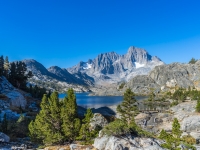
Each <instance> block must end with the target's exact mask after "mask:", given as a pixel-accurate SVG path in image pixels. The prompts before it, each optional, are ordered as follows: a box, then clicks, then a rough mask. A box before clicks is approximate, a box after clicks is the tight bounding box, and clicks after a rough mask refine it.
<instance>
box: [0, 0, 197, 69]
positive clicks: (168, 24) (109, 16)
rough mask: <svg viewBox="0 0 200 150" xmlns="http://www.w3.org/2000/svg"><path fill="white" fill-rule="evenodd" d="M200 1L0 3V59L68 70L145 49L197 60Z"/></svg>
mask: <svg viewBox="0 0 200 150" xmlns="http://www.w3.org/2000/svg"><path fill="white" fill-rule="evenodd" d="M199 7H200V0H0V55H1V54H3V55H4V56H6V55H8V56H9V58H10V60H11V61H14V60H22V59H25V58H33V59H36V60H37V61H39V62H41V63H42V64H43V65H44V66H45V67H50V66H52V65H58V66H60V67H65V68H66V67H70V66H73V65H75V64H77V63H78V62H79V61H81V60H82V61H87V60H88V59H89V58H91V59H93V58H95V57H96V56H97V55H98V54H99V53H104V52H110V51H115V52H117V53H119V54H125V53H126V52H127V49H128V47H129V46H132V45H133V46H136V47H140V48H144V49H146V50H147V51H148V52H149V53H150V54H151V55H156V56H158V57H160V58H161V59H162V60H163V61H164V62H166V63H171V62H188V61H189V60H190V59H191V58H192V57H194V58H196V59H200V8H199Z"/></svg>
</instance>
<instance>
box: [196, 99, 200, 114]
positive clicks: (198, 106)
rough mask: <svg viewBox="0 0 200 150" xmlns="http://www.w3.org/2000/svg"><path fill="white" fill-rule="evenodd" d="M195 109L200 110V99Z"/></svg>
mask: <svg viewBox="0 0 200 150" xmlns="http://www.w3.org/2000/svg"><path fill="white" fill-rule="evenodd" d="M196 111H197V112H200V100H198V101H197V105H196Z"/></svg>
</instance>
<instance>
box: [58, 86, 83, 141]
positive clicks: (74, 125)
mask: <svg viewBox="0 0 200 150" xmlns="http://www.w3.org/2000/svg"><path fill="white" fill-rule="evenodd" d="M61 117H62V120H63V124H62V130H63V133H64V134H65V136H66V137H67V138H68V139H69V140H70V141H74V140H75V138H76V137H77V136H78V134H79V130H80V127H81V123H80V119H79V118H78V115H77V104H76V96H75V94H74V91H73V89H69V90H68V91H67V96H66V97H65V98H64V99H63V107H62V109H61Z"/></svg>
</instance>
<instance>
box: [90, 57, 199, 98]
mask: <svg viewBox="0 0 200 150" xmlns="http://www.w3.org/2000/svg"><path fill="white" fill-rule="evenodd" d="M199 74H200V60H199V61H197V62H196V63H195V64H184V63H172V64H168V65H160V66H156V67H155V68H154V69H152V70H151V71H150V72H149V73H148V74H147V75H137V76H135V77H134V78H132V79H130V80H129V81H128V82H126V83H125V85H124V86H123V87H122V88H121V89H120V88H119V87H120V85H121V84H118V85H114V86H110V87H106V88H105V87H104V88H101V89H96V91H95V92H94V93H93V95H122V94H123V93H124V91H125V90H126V89H127V88H130V89H131V90H132V91H133V92H134V93H137V94H149V93H150V92H152V90H153V91H154V92H155V93H160V92H164V93H165V92H168V91H171V92H174V90H175V89H177V88H180V87H181V88H185V89H188V88H189V87H191V88H195V89H197V90H200V76H199Z"/></svg>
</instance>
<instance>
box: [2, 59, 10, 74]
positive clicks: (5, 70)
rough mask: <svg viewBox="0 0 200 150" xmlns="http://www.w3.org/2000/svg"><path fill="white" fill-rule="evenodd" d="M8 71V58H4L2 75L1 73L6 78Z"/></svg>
mask: <svg viewBox="0 0 200 150" xmlns="http://www.w3.org/2000/svg"><path fill="white" fill-rule="evenodd" d="M9 69H10V64H9V60H8V56H6V58H5V60H4V73H3V75H4V76H5V77H6V78H8V73H9Z"/></svg>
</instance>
